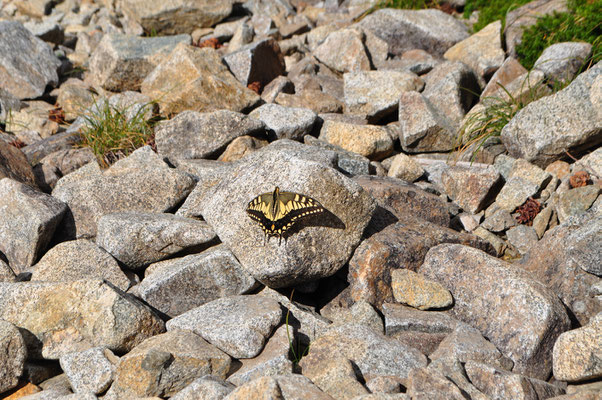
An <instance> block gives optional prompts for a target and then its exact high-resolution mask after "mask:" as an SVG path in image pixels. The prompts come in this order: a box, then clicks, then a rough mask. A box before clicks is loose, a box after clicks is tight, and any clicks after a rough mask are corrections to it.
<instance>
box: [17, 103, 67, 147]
mask: <svg viewBox="0 0 602 400" xmlns="http://www.w3.org/2000/svg"><path fill="white" fill-rule="evenodd" d="M53 109H54V106H52V105H51V104H49V103H47V102H45V101H38V100H34V101H23V102H21V109H20V110H19V111H13V112H12V113H11V115H10V118H8V120H7V121H6V130H7V131H9V132H12V133H14V134H15V135H16V136H17V137H19V138H21V139H22V141H23V142H25V143H27V144H30V143H32V142H35V141H38V140H40V138H47V137H49V136H52V135H54V134H55V133H56V132H57V131H58V128H59V124H58V123H56V122H55V121H51V120H50V119H48V115H49V113H50V112H51V111H52V110H53ZM32 131H33V132H34V133H33V134H31V132H32ZM27 136H30V137H33V138H34V139H33V140H32V139H29V137H27Z"/></svg>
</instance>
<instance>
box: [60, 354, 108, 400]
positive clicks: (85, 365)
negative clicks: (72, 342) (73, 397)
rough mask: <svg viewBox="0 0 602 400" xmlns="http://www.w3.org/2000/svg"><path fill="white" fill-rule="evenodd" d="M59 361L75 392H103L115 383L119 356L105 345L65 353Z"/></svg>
mask: <svg viewBox="0 0 602 400" xmlns="http://www.w3.org/2000/svg"><path fill="white" fill-rule="evenodd" d="M59 361H60V363H61V368H62V369H63V371H65V374H66V375H67V377H68V378H69V383H70V384H71V388H72V389H73V391H74V392H76V393H79V394H83V393H94V394H101V393H103V392H105V391H106V390H107V389H108V388H109V386H111V383H113V378H114V376H115V370H116V369H117V364H119V357H117V356H115V354H113V352H111V350H108V349H106V348H104V347H92V348H90V349H88V350H84V351H78V352H73V353H67V354H64V355H63V356H61V358H60V360H59Z"/></svg>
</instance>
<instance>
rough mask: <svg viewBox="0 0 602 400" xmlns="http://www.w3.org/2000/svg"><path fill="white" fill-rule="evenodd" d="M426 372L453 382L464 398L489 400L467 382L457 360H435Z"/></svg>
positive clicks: (462, 368)
mask: <svg viewBox="0 0 602 400" xmlns="http://www.w3.org/2000/svg"><path fill="white" fill-rule="evenodd" d="M427 370H428V371H429V372H431V373H433V374H434V375H435V376H437V377H440V376H441V375H443V376H445V377H446V378H447V379H448V381H451V382H453V383H454V385H456V386H457V387H458V388H460V390H461V391H462V394H463V395H464V396H467V395H468V397H469V398H471V399H473V400H490V397H488V396H486V395H485V394H483V392H481V391H480V390H479V389H477V388H476V387H475V386H474V385H473V384H472V383H471V382H470V381H469V380H468V378H467V376H466V371H465V369H464V366H463V364H462V363H460V362H459V361H457V360H454V359H450V358H440V359H436V360H433V361H432V362H431V363H430V364H429V366H428V367H427Z"/></svg>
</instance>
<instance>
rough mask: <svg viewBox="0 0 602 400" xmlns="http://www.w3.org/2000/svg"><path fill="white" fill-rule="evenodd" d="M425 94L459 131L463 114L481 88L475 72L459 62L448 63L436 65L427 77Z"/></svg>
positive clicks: (475, 99) (476, 97)
mask: <svg viewBox="0 0 602 400" xmlns="http://www.w3.org/2000/svg"><path fill="white" fill-rule="evenodd" d="M423 79H424V82H425V88H424V91H423V92H422V94H423V95H424V97H426V98H427V99H428V100H429V101H430V102H431V104H432V105H433V106H434V107H435V108H436V109H438V110H439V112H440V113H442V114H444V115H445V116H446V117H447V118H448V119H449V120H450V121H451V123H452V125H453V126H454V127H456V128H458V127H460V124H461V123H462V119H463V118H464V115H466V113H467V112H468V111H469V110H470V109H471V108H472V106H473V104H474V103H476V101H477V100H478V94H477V93H479V92H480V91H481V89H480V87H479V82H478V79H477V76H476V75H475V73H474V72H473V71H472V69H470V68H469V67H468V66H466V65H465V64H463V63H461V62H458V61H446V62H444V63H441V64H439V65H437V66H436V67H435V68H433V70H432V71H431V72H429V73H428V74H426V75H425V76H424V77H423Z"/></svg>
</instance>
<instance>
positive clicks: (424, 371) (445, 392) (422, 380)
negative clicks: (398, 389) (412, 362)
mask: <svg viewBox="0 0 602 400" xmlns="http://www.w3.org/2000/svg"><path fill="white" fill-rule="evenodd" d="M406 393H407V394H408V395H409V396H411V398H412V399H429V400H446V399H452V400H463V399H465V398H466V397H464V395H463V393H462V391H461V390H460V388H458V387H457V386H456V385H455V384H454V383H453V382H451V381H450V380H449V379H447V377H445V376H444V375H443V374H440V373H437V372H436V371H433V370H432V369H428V368H426V367H423V368H416V369H413V370H412V371H411V372H410V375H409V377H408V383H407V392H406Z"/></svg>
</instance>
